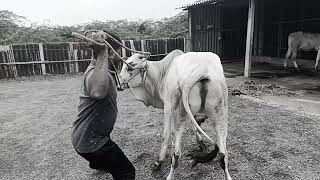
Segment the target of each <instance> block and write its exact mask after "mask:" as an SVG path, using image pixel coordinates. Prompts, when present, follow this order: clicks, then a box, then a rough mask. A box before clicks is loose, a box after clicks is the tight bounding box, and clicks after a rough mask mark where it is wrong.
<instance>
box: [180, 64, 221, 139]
mask: <svg viewBox="0 0 320 180" xmlns="http://www.w3.org/2000/svg"><path fill="white" fill-rule="evenodd" d="M204 72H207V70H202V69H201V68H200V69H199V68H195V70H194V71H193V72H192V73H191V74H190V75H189V77H188V78H187V80H186V81H185V83H184V85H183V88H182V101H183V106H184V108H185V110H186V112H187V114H188V116H189V117H190V119H191V121H192V123H193V124H194V126H195V127H196V128H197V130H198V131H200V132H201V133H202V134H203V135H204V136H205V137H206V138H207V139H208V140H210V141H211V142H212V143H213V144H215V141H214V140H212V139H211V138H210V137H209V136H208V134H207V133H205V132H204V131H203V129H202V128H201V127H200V126H199V125H198V123H197V121H196V119H195V118H194V116H193V114H192V112H191V109H190V106H189V94H190V90H191V88H192V87H193V86H194V85H195V84H196V83H197V82H199V81H201V80H203V79H207V78H208V77H207V76H206V73H204Z"/></svg>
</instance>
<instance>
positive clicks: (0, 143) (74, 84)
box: [0, 75, 320, 180]
mask: <svg viewBox="0 0 320 180" xmlns="http://www.w3.org/2000/svg"><path fill="white" fill-rule="evenodd" d="M80 81H81V77H80V76H79V75H74V76H52V77H33V78H28V79H20V80H18V81H17V80H9V81H0V179H1V180H8V179H10V180H11V179H14V180H18V179H19V180H20V179H26V180H29V179H39V180H43V179H59V180H60V179H65V180H69V179H70V180H71V179H74V180H87V179H94V180H98V179H105V178H107V179H110V176H109V175H106V174H105V173H103V172H101V171H95V170H91V169H90V168H89V167H88V163H87V162H86V161H85V160H83V159H82V158H80V157H79V156H78V155H77V154H76V153H75V151H74V150H73V148H72V145H71V140H70V134H71V131H72V122H73V121H74V120H75V118H76V113H77V104H78V91H79V87H80V86H79V85H80ZM118 107H119V114H118V119H117V122H116V125H115V129H114V131H113V133H112V138H113V139H114V141H115V142H117V143H118V144H119V146H120V147H121V148H122V149H123V150H124V152H125V154H127V156H128V157H129V159H130V160H131V161H132V162H133V163H134V166H135V167H136V170H137V179H138V180H140V179H141V180H147V179H164V177H165V175H166V174H167V173H168V172H169V166H170V157H169V156H168V157H167V158H166V162H165V164H164V166H163V167H162V169H161V171H160V172H156V173H153V172H152V171H151V170H150V165H151V163H153V162H154V160H155V159H156V157H157V155H158V153H159V149H160V142H161V134H162V119H163V112H162V111H161V110H157V109H153V108H146V107H144V105H143V104H141V103H139V102H137V101H135V100H134V99H133V96H132V95H131V94H130V93H129V92H128V91H124V92H120V93H118ZM203 127H204V130H205V131H206V132H207V133H208V134H210V135H211V136H212V137H214V133H213V127H212V125H211V124H210V123H205V124H204V125H203ZM319 142H320V119H319V116H312V115H308V113H301V112H299V113H298V112H297V111H294V110H290V109H285V108H282V107H281V106H276V105H272V104H268V103H265V102H264V101H263V100H257V99H253V98H250V97H239V96H230V97H229V134H228V141H227V148H228V151H229V170H230V174H231V176H232V177H233V179H235V180H238V179H265V180H272V179H281V180H283V179H288V180H289V179H303V180H315V179H320V168H319V167H320V143H319ZM194 148H196V142H195V136H194V135H193V133H192V132H191V131H190V130H188V131H187V132H186V133H185V136H184V137H183V147H182V152H183V157H182V158H181V160H180V164H179V167H178V169H177V173H176V178H177V179H187V180H188V179H195V180H196V179H197V180H204V179H223V178H224V175H223V171H222V170H221V168H220V166H219V164H218V162H217V161H216V160H213V161H212V162H210V163H207V164H198V165H197V166H196V167H195V168H191V164H190V160H189V159H188V158H186V156H185V155H186V154H187V153H188V150H190V149H194Z"/></svg>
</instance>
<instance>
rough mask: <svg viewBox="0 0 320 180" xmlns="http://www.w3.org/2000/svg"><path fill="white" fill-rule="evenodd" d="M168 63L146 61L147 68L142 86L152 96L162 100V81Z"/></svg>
mask: <svg viewBox="0 0 320 180" xmlns="http://www.w3.org/2000/svg"><path fill="white" fill-rule="evenodd" d="M168 66H169V63H168V62H166V61H148V69H147V72H146V79H145V81H144V88H145V89H146V90H147V91H148V93H150V94H151V95H152V96H154V97H156V98H158V99H159V100H161V101H162V92H163V81H164V78H165V75H166V72H167V71H168Z"/></svg>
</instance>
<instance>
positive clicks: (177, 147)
mask: <svg viewBox="0 0 320 180" xmlns="http://www.w3.org/2000/svg"><path fill="white" fill-rule="evenodd" d="M185 127H186V121H183V122H182V123H181V125H180V128H179V130H177V131H176V130H175V128H174V127H173V129H172V130H171V131H174V132H176V133H175V140H174V141H173V142H172V146H173V147H174V151H173V153H172V159H171V168H170V173H169V175H168V176H167V180H172V179H174V171H175V169H176V168H177V167H178V164H179V163H178V161H179V158H180V157H181V138H182V134H183V132H184V130H185Z"/></svg>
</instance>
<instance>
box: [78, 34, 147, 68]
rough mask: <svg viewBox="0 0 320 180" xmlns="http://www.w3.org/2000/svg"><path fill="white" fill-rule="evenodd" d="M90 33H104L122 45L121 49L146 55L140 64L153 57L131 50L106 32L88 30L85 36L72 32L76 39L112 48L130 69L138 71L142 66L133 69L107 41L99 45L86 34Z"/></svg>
mask: <svg viewBox="0 0 320 180" xmlns="http://www.w3.org/2000/svg"><path fill="white" fill-rule="evenodd" d="M89 32H95V33H96V32H100V33H103V34H104V35H105V36H106V37H108V38H110V39H111V40H112V41H114V42H115V43H117V44H118V45H120V46H121V47H123V48H124V49H126V50H128V51H131V52H135V53H139V54H146V55H147V56H146V57H145V59H144V60H143V61H142V62H141V63H140V64H142V63H143V62H145V61H146V60H147V59H148V58H149V57H150V55H151V54H150V53H149V52H142V51H136V50H133V49H130V48H128V47H126V46H125V45H124V44H122V43H120V42H119V41H118V40H116V39H115V38H114V37H112V36H111V35H109V34H108V33H106V32H104V31H99V30H87V31H85V32H84V35H81V34H79V33H76V32H72V35H74V36H76V37H78V38H80V39H83V40H87V41H89V42H92V43H94V44H96V45H99V46H106V47H108V48H110V49H111V50H112V51H113V52H114V53H115V54H116V55H117V56H118V58H119V59H120V60H121V61H122V62H123V63H124V64H126V65H127V66H129V67H130V68H132V69H137V68H139V65H140V64H138V65H137V66H135V67H133V66H132V65H130V64H128V63H127V62H126V60H125V59H123V58H122V57H121V56H120V55H119V54H118V52H117V51H116V50H115V49H114V48H113V47H112V46H111V45H110V44H109V43H108V42H107V41H106V40H103V41H104V43H98V42H97V41H95V40H93V39H91V38H89V37H87V36H86V34H87V33H89Z"/></svg>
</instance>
